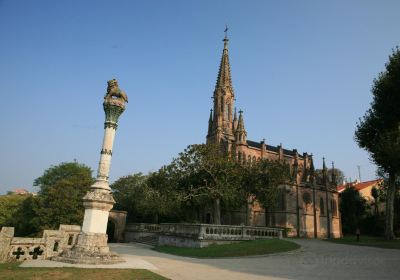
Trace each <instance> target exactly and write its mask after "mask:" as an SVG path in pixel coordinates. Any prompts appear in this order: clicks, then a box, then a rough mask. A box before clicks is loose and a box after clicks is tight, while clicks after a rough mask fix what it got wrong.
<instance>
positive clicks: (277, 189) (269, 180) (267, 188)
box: [242, 159, 290, 225]
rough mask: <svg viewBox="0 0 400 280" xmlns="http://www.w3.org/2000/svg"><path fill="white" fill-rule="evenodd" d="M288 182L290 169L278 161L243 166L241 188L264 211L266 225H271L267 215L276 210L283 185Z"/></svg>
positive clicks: (258, 162) (265, 161)
mask: <svg viewBox="0 0 400 280" xmlns="http://www.w3.org/2000/svg"><path fill="white" fill-rule="evenodd" d="M289 180H290V167H289V165H287V164H284V163H282V162H280V161H270V160H264V159H262V160H260V161H257V162H253V163H251V164H247V165H245V166H244V175H243V179H242V185H243V188H244V189H246V190H247V193H248V194H250V197H252V198H254V199H257V201H258V202H259V203H260V204H261V206H262V207H263V208H264V209H265V211H266V215H265V219H266V221H265V224H266V225H269V224H271V223H270V215H269V213H271V211H274V210H275V209H276V207H277V205H278V203H279V200H278V198H279V196H280V195H283V194H284V189H283V185H284V184H285V183H286V182H287V181H289ZM271 222H272V221H271Z"/></svg>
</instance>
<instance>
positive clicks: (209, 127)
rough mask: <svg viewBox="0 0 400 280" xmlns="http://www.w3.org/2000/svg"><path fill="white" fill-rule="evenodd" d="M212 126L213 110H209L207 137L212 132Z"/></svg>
mask: <svg viewBox="0 0 400 280" xmlns="http://www.w3.org/2000/svg"><path fill="white" fill-rule="evenodd" d="M212 126H213V110H212V109H211V110H210V118H209V119H208V135H210V134H211V132H212Z"/></svg>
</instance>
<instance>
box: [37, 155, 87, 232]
mask: <svg viewBox="0 0 400 280" xmlns="http://www.w3.org/2000/svg"><path fill="white" fill-rule="evenodd" d="M93 182H94V181H93V178H92V170H91V169H90V168H89V167H87V166H85V165H83V164H79V163H77V162H65V163H61V164H59V165H57V166H52V167H50V168H48V169H47V170H46V171H45V172H44V174H43V175H42V176H40V177H39V178H37V179H36V180H35V181H34V185H35V186H38V187H39V188H40V191H39V192H38V196H37V197H36V199H35V200H34V203H33V211H34V213H35V215H36V216H35V217H34V218H33V219H32V225H33V227H34V228H36V229H37V230H38V231H41V230H43V229H56V228H58V227H59V225H60V224H82V220H83V213H84V208H83V202H82V198H83V196H84V195H85V194H86V192H87V191H88V190H89V188H90V185H91V184H92V183H93Z"/></svg>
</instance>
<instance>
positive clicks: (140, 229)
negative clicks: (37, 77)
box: [125, 223, 284, 247]
mask: <svg viewBox="0 0 400 280" xmlns="http://www.w3.org/2000/svg"><path fill="white" fill-rule="evenodd" d="M283 231H284V229H282V228H268V227H249V226H236V225H212V224H185V223H179V224H178V223H162V224H145V223H135V224H128V225H127V227H126V232H125V239H126V241H128V242H129V241H140V239H141V238H148V237H150V236H153V237H158V245H174V246H182V247H205V246H208V245H210V244H213V243H219V244H220V243H231V242H238V241H245V240H256V239H268V238H282V236H283Z"/></svg>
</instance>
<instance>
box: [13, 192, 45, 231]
mask: <svg viewBox="0 0 400 280" xmlns="http://www.w3.org/2000/svg"><path fill="white" fill-rule="evenodd" d="M36 200H37V197H35V196H31V195H30V196H28V197H27V198H26V199H25V200H23V201H22V203H21V204H20V205H19V206H18V207H17V208H16V211H15V214H14V215H13V217H12V218H10V220H9V225H10V226H13V227H14V228H15V236H36V235H38V233H39V229H38V228H37V226H36V225H34V224H33V223H32V221H33V219H34V218H35V217H36V213H35V211H34V205H36V204H35V203H36Z"/></svg>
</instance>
